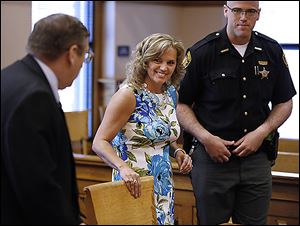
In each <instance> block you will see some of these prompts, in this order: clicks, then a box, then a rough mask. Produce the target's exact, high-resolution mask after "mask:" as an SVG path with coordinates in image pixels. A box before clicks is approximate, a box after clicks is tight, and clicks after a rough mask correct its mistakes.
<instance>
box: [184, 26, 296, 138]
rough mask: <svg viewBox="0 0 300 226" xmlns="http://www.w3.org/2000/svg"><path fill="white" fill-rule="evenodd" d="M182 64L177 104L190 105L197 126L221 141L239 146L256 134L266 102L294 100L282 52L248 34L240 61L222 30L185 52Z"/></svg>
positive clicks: (264, 39) (266, 40) (272, 42)
mask: <svg viewBox="0 0 300 226" xmlns="http://www.w3.org/2000/svg"><path fill="white" fill-rule="evenodd" d="M187 58H188V59H190V60H191V62H190V63H189V65H188V67H187V73H186V75H185V77H184V79H183V80H182V82H181V86H180V90H179V101H180V102H182V103H185V104H188V105H192V104H193V110H194V112H195V115H196V117H197V119H198V120H199V122H200V123H201V125H202V126H204V128H206V129H207V130H208V131H209V132H211V133H212V134H214V135H217V136H220V137H221V138H223V139H227V140H238V139H239V138H241V137H242V136H243V135H245V134H246V133H248V132H250V131H253V130H255V129H256V128H257V127H258V126H260V125H261V124H262V123H263V122H264V121H265V120H266V118H267V117H268V115H269V113H270V111H271V110H270V107H269V103H270V102H271V103H272V105H276V104H279V103H283V102H286V101H288V100H289V99H291V98H292V97H293V96H294V95H295V94H296V90H295V87H294V85H293V82H292V79H291V75H290V72H289V69H288V65H287V63H286V60H285V57H284V53H283V51H282V48H281V46H280V45H279V44H278V43H277V42H276V41H275V40H273V39H271V38H269V37H267V36H265V35H263V34H260V33H258V32H252V36H251V40H250V42H249V44H248V47H247V49H246V52H245V55H244V57H242V56H241V55H240V54H239V53H238V51H237V50H236V49H235V48H234V46H233V45H232V44H231V43H230V41H229V39H228V37H227V33H226V27H225V28H224V29H222V30H221V31H219V32H214V33H211V34H209V35H208V36H206V37H205V38H204V39H202V40H200V41H199V42H197V43H196V44H195V45H193V46H192V47H191V48H190V49H188V51H187Z"/></svg>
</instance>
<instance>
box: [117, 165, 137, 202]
mask: <svg viewBox="0 0 300 226" xmlns="http://www.w3.org/2000/svg"><path fill="white" fill-rule="evenodd" d="M119 170H120V175H121V177H122V178H123V180H124V181H125V184H126V186H127V188H128V191H129V192H130V194H131V195H132V196H133V197H134V198H138V197H140V196H141V188H142V187H141V179H140V175H139V174H138V173H136V172H135V171H134V170H132V169H131V168H130V167H128V166H123V167H120V168H119Z"/></svg>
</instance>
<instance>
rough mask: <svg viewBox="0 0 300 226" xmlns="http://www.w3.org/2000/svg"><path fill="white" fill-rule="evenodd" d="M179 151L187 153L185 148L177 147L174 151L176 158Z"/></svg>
mask: <svg viewBox="0 0 300 226" xmlns="http://www.w3.org/2000/svg"><path fill="white" fill-rule="evenodd" d="M179 151H182V152H183V154H185V155H186V152H185V150H183V149H182V148H177V149H176V150H175V151H174V158H176V154H177V152H179Z"/></svg>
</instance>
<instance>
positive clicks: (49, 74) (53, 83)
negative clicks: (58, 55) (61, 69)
mask: <svg viewBox="0 0 300 226" xmlns="http://www.w3.org/2000/svg"><path fill="white" fill-rule="evenodd" d="M34 59H35V60H36V61H37V63H38V64H39V65H40V67H41V69H42V71H43V72H44V74H45V76H46V78H47V80H48V82H49V84H50V87H51V90H52V92H53V95H54V97H55V99H56V101H57V103H59V93H58V80H57V77H56V75H55V74H54V72H53V71H52V69H51V68H50V67H48V66H47V65H46V64H45V63H43V62H42V61H40V60H39V59H38V58H36V57H34Z"/></svg>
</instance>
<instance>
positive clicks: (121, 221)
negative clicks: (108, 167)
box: [83, 176, 157, 225]
mask: <svg viewBox="0 0 300 226" xmlns="http://www.w3.org/2000/svg"><path fill="white" fill-rule="evenodd" d="M141 185H142V192H141V196H140V197H139V198H137V199H135V198H134V197H133V196H132V195H131V194H130V193H129V191H128V189H127V187H126V185H125V182H124V181H123V180H122V181H114V182H105V183H100V184H95V185H90V186H87V187H85V188H84V192H85V195H86V197H85V198H84V201H83V202H84V204H85V208H86V222H85V223H87V224H93V225H95V224H97V225H151V224H152V225H157V217H156V210H155V206H154V184H153V176H146V177H141Z"/></svg>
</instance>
